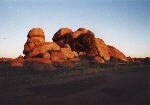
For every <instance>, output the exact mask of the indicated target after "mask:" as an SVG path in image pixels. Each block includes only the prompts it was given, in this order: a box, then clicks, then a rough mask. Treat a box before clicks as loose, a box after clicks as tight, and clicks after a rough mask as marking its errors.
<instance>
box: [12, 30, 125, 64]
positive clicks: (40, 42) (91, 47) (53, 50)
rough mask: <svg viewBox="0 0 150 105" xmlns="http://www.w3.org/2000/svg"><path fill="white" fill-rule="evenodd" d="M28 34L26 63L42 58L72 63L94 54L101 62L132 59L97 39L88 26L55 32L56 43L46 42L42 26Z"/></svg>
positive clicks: (45, 61) (54, 41)
mask: <svg viewBox="0 0 150 105" xmlns="http://www.w3.org/2000/svg"><path fill="white" fill-rule="evenodd" d="M27 37H28V39H27V42H26V43H25V45H24V51H23V53H24V54H25V57H24V59H25V60H24V61H25V62H27V61H28V62H32V61H38V62H42V63H60V64H67V65H71V66H72V65H73V62H75V61H79V60H80V56H85V57H89V56H90V57H91V56H92V57H91V58H93V60H94V61H96V62H98V63H105V61H110V58H111V57H114V58H117V59H120V60H122V61H128V59H127V57H126V56H125V55H124V54H123V53H122V52H120V51H119V50H118V49H116V48H115V47H113V46H109V45H106V44H105V42H104V41H103V40H102V39H100V38H95V35H94V33H93V32H91V31H90V30H87V29H85V28H79V29H78V30H77V31H75V32H72V30H71V29H68V28H61V29H60V30H58V31H57V32H56V33H55V34H54V36H53V38H52V40H53V42H45V35H44V32H43V30H42V29H40V28H33V29H31V30H30V31H29V33H28V35H27ZM18 59H20V58H18ZM14 62H17V60H16V61H14ZM21 62H23V61H21ZM18 65H19V64H18ZM20 65H21V64H20Z"/></svg>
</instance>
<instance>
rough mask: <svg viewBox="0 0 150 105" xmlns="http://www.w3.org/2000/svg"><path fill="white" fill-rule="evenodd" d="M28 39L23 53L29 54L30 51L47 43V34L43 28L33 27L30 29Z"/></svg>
mask: <svg viewBox="0 0 150 105" xmlns="http://www.w3.org/2000/svg"><path fill="white" fill-rule="evenodd" d="M27 37H28V39H27V42H26V43H25V45H24V51H23V53H24V54H25V56H28V54H29V52H30V51H32V50H33V49H34V48H36V47H38V46H41V45H42V44H44V43H45V35H44V32H43V30H42V29H41V28H33V29H31V30H30V31H29V33H28V35H27Z"/></svg>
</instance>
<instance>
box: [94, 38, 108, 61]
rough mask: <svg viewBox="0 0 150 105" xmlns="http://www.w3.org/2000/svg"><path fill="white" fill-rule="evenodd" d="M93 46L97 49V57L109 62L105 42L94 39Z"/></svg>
mask: <svg viewBox="0 0 150 105" xmlns="http://www.w3.org/2000/svg"><path fill="white" fill-rule="evenodd" d="M95 45H96V48H97V52H98V55H99V56H100V57H102V58H104V60H106V61H109V60H110V55H109V52H108V47H107V45H106V44H105V42H104V41H103V40H102V39H100V38H95Z"/></svg>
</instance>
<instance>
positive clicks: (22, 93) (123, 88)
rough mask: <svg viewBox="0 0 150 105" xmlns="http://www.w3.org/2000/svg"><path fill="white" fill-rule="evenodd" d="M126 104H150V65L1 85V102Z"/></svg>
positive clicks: (15, 104)
mask: <svg viewBox="0 0 150 105" xmlns="http://www.w3.org/2000/svg"><path fill="white" fill-rule="evenodd" d="M18 79H19V78H18ZM122 104H126V105H145V104H146V105H149V104H150V67H142V68H135V69H131V70H130V69H128V70H120V71H112V72H99V73H94V74H89V75H84V76H76V77H70V78H66V79H59V80H50V81H48V82H45V83H36V84H32V85H21V86H9V87H8V86H7V87H6V86H0V105H122Z"/></svg>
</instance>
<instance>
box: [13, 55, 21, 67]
mask: <svg viewBox="0 0 150 105" xmlns="http://www.w3.org/2000/svg"><path fill="white" fill-rule="evenodd" d="M23 62H24V59H23V57H22V56H19V57H18V58H16V59H14V60H13V61H12V62H11V66H13V67H14V66H19V67H20V66H23Z"/></svg>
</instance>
